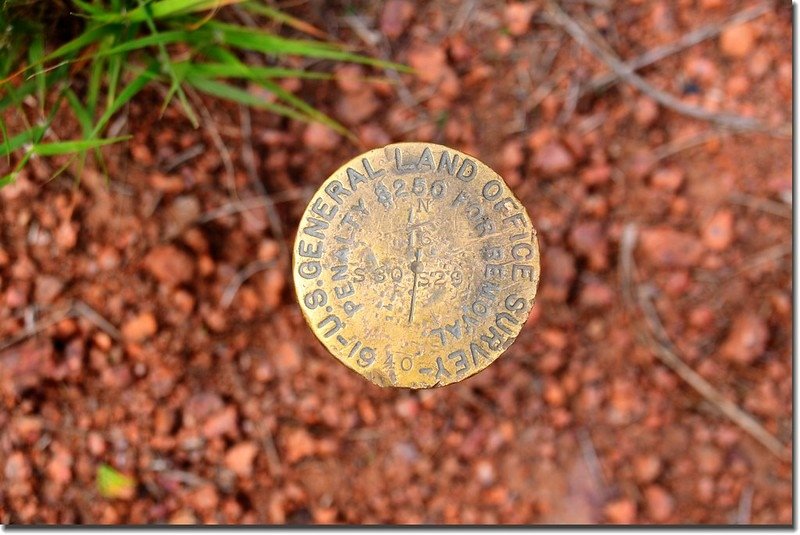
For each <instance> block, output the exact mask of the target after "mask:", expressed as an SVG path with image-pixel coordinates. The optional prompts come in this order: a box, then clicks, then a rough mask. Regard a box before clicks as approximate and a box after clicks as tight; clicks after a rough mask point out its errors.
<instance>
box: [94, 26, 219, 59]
mask: <svg viewBox="0 0 800 535" xmlns="http://www.w3.org/2000/svg"><path fill="white" fill-rule="evenodd" d="M198 34H200V35H198ZM204 38H206V39H210V38H211V35H210V34H208V32H204V31H203V30H196V31H193V32H192V31H187V30H168V31H165V32H159V33H157V34H151V35H145V36H144V37H137V38H136V39H131V40H130V41H125V42H123V43H120V44H118V45H116V46H113V47H110V48H108V49H107V50H103V51H100V52H98V53H97V54H95V55H94V56H93V57H103V56H114V55H117V54H120V53H122V52H132V51H134V50H140V49H142V48H147V47H151V46H164V45H169V44H172V43H185V42H192V43H193V42H195V41H197V40H200V39H204Z"/></svg>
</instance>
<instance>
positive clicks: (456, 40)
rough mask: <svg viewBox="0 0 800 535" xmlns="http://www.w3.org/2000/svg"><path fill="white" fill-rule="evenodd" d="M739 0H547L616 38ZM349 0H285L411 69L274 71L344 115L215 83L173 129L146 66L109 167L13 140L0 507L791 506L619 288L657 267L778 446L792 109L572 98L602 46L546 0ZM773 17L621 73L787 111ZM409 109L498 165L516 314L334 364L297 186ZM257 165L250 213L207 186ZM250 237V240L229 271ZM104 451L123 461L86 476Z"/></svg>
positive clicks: (679, 26)
mask: <svg viewBox="0 0 800 535" xmlns="http://www.w3.org/2000/svg"><path fill="white" fill-rule="evenodd" d="M751 4H752V3H751V2H720V1H714V0H699V1H697V2H695V1H682V2H668V1H662V2H657V1H653V2H646V1H639V2H624V3H615V4H614V5H615V6H616V7H613V8H611V7H607V6H610V5H612V3H611V2H565V3H564V5H565V6H566V9H567V11H568V12H569V13H570V15H571V16H572V17H574V18H575V19H576V20H578V21H580V22H581V23H583V24H592V25H594V26H595V27H596V28H597V29H598V30H599V31H600V33H601V35H603V36H604V38H605V39H607V40H608V42H609V44H610V46H611V47H612V48H613V49H614V50H615V51H616V52H617V54H619V55H620V56H621V57H623V58H626V59H629V58H633V57H635V56H638V55H639V54H642V53H643V52H645V51H647V50H650V49H652V48H653V47H656V46H659V45H662V44H665V43H670V42H673V41H675V40H677V39H679V38H680V37H681V36H682V35H685V34H686V33H687V32H689V31H691V30H693V29H695V28H698V27H700V26H702V25H704V24H708V23H712V22H715V21H720V20H723V19H725V18H726V17H727V16H729V15H730V14H732V13H734V12H735V11H738V10H740V9H743V8H745V7H747V6H748V5H751ZM315 5H316V4H315ZM346 6H350V4H349V3H347V4H346ZM346 6H345V4H344V3H343V4H342V5H341V6H338V5H334V4H329V5H327V6H326V7H325V9H324V10H322V9H317V8H315V7H313V6H309V5H306V4H303V5H300V6H296V7H294V8H291V9H290V12H292V13H293V14H295V15H297V16H300V17H302V18H304V19H306V20H308V21H309V22H312V23H314V24H316V25H317V26H318V27H320V28H322V29H324V30H325V31H327V32H329V33H330V34H331V35H332V36H333V37H334V38H337V39H340V40H342V41H344V42H347V43H350V44H352V45H353V46H355V47H357V48H358V49H359V50H362V51H364V52H367V53H371V54H374V55H379V56H383V57H387V58H390V59H393V60H396V61H400V62H408V63H410V64H411V65H413V66H414V67H416V68H417V69H418V70H419V75H418V76H417V77H414V76H411V75H403V76H402V77H401V80H402V84H400V85H396V84H390V83H377V84H376V83H368V82H363V81H360V80H358V76H360V75H361V74H373V75H374V74H379V73H377V72H373V71H371V70H368V69H362V68H359V67H349V66H348V67H344V66H339V67H336V66H332V65H328V64H327V63H324V64H321V65H317V66H316V67H318V68H330V69H332V70H334V71H335V72H337V73H338V80H337V82H331V83H325V82H307V83H306V82H304V83H298V82H296V81H291V82H290V83H287V84H286V87H287V88H289V89H291V90H292V91H295V92H296V93H297V94H300V95H302V96H303V97H304V98H307V99H309V100H310V101H311V102H312V103H313V104H315V105H316V106H318V107H320V108H321V109H323V110H325V111H326V112H329V113H330V114H331V115H332V116H334V117H336V118H337V119H339V120H341V121H342V122H343V123H345V124H346V125H348V126H349V127H351V128H352V129H353V131H354V132H355V133H356V135H357V136H358V138H359V140H360V145H359V146H355V145H353V144H350V143H348V142H347V141H346V140H344V139H343V138H341V137H340V136H338V135H337V134H334V133H332V132H331V131H329V130H327V129H325V128H323V127H319V126H315V125H311V126H307V125H305V124H301V123H297V122H293V121H288V120H284V119H280V118H277V117H274V116H271V115H268V114H263V113H256V112H253V113H252V117H251V119H252V120H251V124H250V130H251V132H252V134H251V135H248V127H247V121H246V120H245V119H246V117H244V116H243V115H242V114H241V113H240V110H238V109H237V108H236V107H232V106H229V105H222V104H220V103H218V102H214V101H211V100H207V101H205V102H206V105H207V107H208V109H209V114H210V115H211V116H212V118H213V123H211V122H206V128H201V129H197V130H194V129H192V128H191V126H190V125H189V124H188V123H187V121H185V120H184V119H183V118H182V116H181V114H180V111H179V110H178V109H177V107H172V108H170V109H168V110H167V112H166V116H165V117H164V119H163V120H158V119H157V115H158V114H157V110H158V107H159V105H160V100H159V99H160V98H161V97H160V94H159V93H158V92H156V91H152V92H151V93H149V94H147V95H144V96H143V97H141V98H139V99H138V100H136V101H135V102H134V103H132V104H131V105H130V107H129V110H128V111H127V123H126V124H125V125H124V127H123V128H124V131H128V132H130V133H132V134H133V136H134V139H133V141H132V143H131V144H130V145H128V146H125V147H116V148H112V149H110V150H109V151H108V152H107V155H108V162H109V171H110V178H111V181H110V182H109V183H105V182H104V180H103V178H102V176H101V175H100V174H99V173H98V171H97V170H95V169H94V168H93V167H92V166H88V167H87V168H86V169H85V170H84V171H83V173H82V174H81V175H80V177H79V178H80V182H79V184H78V186H77V187H74V186H73V181H72V178H73V177H70V176H69V175H68V174H67V175H65V176H62V177H61V178H59V179H57V180H55V181H52V182H46V179H47V177H48V176H49V175H50V173H51V172H52V171H53V170H54V169H56V168H57V165H58V163H59V162H58V161H35V162H33V165H32V167H31V168H30V170H29V172H27V173H25V174H23V175H22V176H21V177H20V178H19V180H18V182H17V183H16V184H14V185H12V186H9V187H7V188H4V189H2V190H0V217H2V227H0V303H2V305H0V347H2V349H0V403H1V404H2V410H0V470H2V472H0V473H1V474H2V476H1V477H0V522H3V523H137V524H138V523H163V522H175V523H183V522H201V523H284V522H287V523H306V522H318V523H329V522H342V523H376V522H377V523H419V522H424V523H604V522H621V523H630V522H634V523H716V524H726V523H735V522H741V523H754V524H773V523H783V524H785V523H790V522H791V521H792V512H793V511H792V486H791V482H792V479H791V477H792V474H791V468H792V467H791V464H790V463H789V462H786V461H783V460H780V459H779V458H778V457H777V456H775V455H773V454H772V453H771V452H770V451H769V450H767V449H766V448H765V447H764V446H762V445H761V444H759V443H758V442H757V441H755V440H754V439H753V438H751V437H750V436H749V435H748V434H747V433H745V432H744V431H743V430H742V429H741V428H740V427H738V426H737V425H736V424H735V423H734V422H732V421H731V420H729V419H728V418H726V417H725V416H723V415H722V414H721V413H720V411H719V410H718V409H717V408H715V406H714V405H713V404H711V403H710V402H709V401H708V400H706V399H704V398H703V397H702V396H701V395H699V394H698V393H697V392H696V391H695V390H693V389H692V388H691V387H690V386H688V385H687V384H686V383H685V382H683V381H682V380H681V379H680V378H679V377H678V376H677V375H675V374H674V373H673V372H672V371H671V370H670V369H669V368H668V367H666V366H665V365H664V364H662V363H661V361H660V360H659V359H658V358H657V357H656V356H655V355H656V354H655V348H654V346H653V345H652V342H649V343H648V342H646V341H645V338H644V337H642V334H643V332H644V331H645V330H646V329H647V328H648V327H647V323H646V322H645V321H643V320H644V313H643V311H642V309H641V307H640V305H641V303H640V302H639V301H635V302H633V303H632V304H631V303H628V304H626V300H625V299H624V295H625V292H626V291H627V290H628V289H631V285H632V286H634V287H635V288H640V289H644V291H648V292H649V294H650V295H652V296H653V297H652V299H653V302H654V305H655V311H656V314H657V315H658V317H659V318H660V320H661V322H662V323H663V325H664V327H665V329H666V332H667V334H668V335H669V337H670V338H671V340H672V342H673V344H674V346H675V351H676V353H677V354H679V355H680V357H681V358H682V359H683V360H684V361H685V362H686V363H687V364H688V365H689V366H690V367H691V368H692V369H693V370H695V371H696V372H698V373H699V374H700V375H701V376H702V377H703V378H705V379H706V380H707V381H708V382H709V383H711V384H712V385H713V386H714V387H715V388H716V389H717V390H719V391H720V392H721V393H722V394H723V395H724V396H725V397H727V398H728V399H730V400H731V401H733V402H734V403H735V404H736V405H738V406H739V407H740V408H741V409H743V410H745V411H747V412H748V413H749V414H751V415H752V416H753V417H754V418H755V419H756V420H757V421H758V422H760V424H761V425H763V426H764V428H765V429H766V430H767V431H768V432H769V433H771V434H772V435H774V436H775V437H776V438H777V439H778V440H779V441H780V442H782V443H783V444H785V445H786V447H787V448H789V447H790V446H791V439H792V420H791V416H792V415H791V410H792V373H791V372H792V367H791V337H792V328H791V319H792V301H791V295H792V283H791V268H792V264H791V257H790V255H789V252H790V247H791V239H792V235H791V226H790V225H791V188H792V170H791V157H792V155H791V141H790V139H789V138H788V137H786V136H783V137H782V136H781V135H769V134H764V133H758V132H742V133H736V134H726V133H723V132H719V131H717V130H715V127H714V126H713V125H711V124H709V123H706V122H702V121H698V120H695V119H690V118H687V117H683V116H681V115H678V114H676V113H675V112H673V111H670V110H668V109H665V108H664V107H663V106H660V105H658V104H657V103H656V102H654V101H653V100H652V99H650V98H649V97H647V96H644V95H642V94H641V93H640V92H639V91H637V90H635V89H632V88H631V87H630V86H628V85H626V84H617V85H615V86H613V87H611V88H609V89H607V90H605V91H603V92H601V93H597V94H589V95H586V96H584V97H581V98H576V96H577V95H578V92H579V90H580V89H581V88H583V87H586V85H587V84H588V82H589V81H590V80H591V79H592V78H593V77H594V76H597V75H599V74H602V73H604V72H606V71H607V68H606V67H605V66H604V65H603V64H602V63H601V62H599V61H598V60H596V59H595V58H594V57H593V56H592V55H591V54H589V53H588V52H587V51H586V50H584V49H582V48H581V47H580V46H579V45H578V44H576V42H575V41H573V40H572V39H571V38H570V37H569V36H567V35H566V34H564V33H563V31H561V30H559V29H557V28H554V27H553V26H551V25H550V24H548V22H547V20H546V19H545V17H544V16H543V4H540V3H538V2H529V3H522V4H509V5H508V6H496V5H483V4H478V3H477V2H448V1H444V0H441V1H435V2H431V3H429V4H425V5H424V6H422V7H415V6H411V4H410V3H408V2H404V1H397V0H391V1H389V2H387V3H385V4H384V5H379V3H374V5H373V3H363V5H361V4H360V5H358V6H356V8H355V9H352V8H350V7H346ZM353 16H357V18H356V19H353V18H350V19H348V17H353ZM348 21H349V22H348ZM791 31H792V30H791V10H790V9H789V8H788V7H774V8H770V9H769V10H768V12H767V13H766V14H765V15H763V16H761V17H759V18H757V19H756V20H754V21H752V22H750V23H748V24H747V25H746V26H745V27H742V28H732V29H729V30H727V31H726V32H725V33H724V34H723V36H722V37H715V38H712V39H709V40H706V41H704V42H702V43H700V44H697V45H695V46H692V47H691V48H689V49H687V50H685V51H683V52H681V53H678V54H675V55H672V56H669V57H668V58H665V59H663V60H661V61H659V62H657V63H656V64H654V65H652V66H650V67H647V68H645V69H643V70H642V71H640V74H641V75H642V76H643V77H644V78H645V79H646V80H647V81H648V82H649V83H651V84H652V85H654V86H656V87H658V88H661V89H663V90H665V91H668V92H670V93H672V94H674V95H677V96H679V97H681V98H682V99H683V100H684V101H685V102H688V103H691V104H694V105H698V106H703V107H705V108H707V109H713V110H724V111H726V112H728V113H734V114H740V115H750V116H754V117H758V118H759V119H760V120H762V121H764V122H766V123H768V124H769V125H771V127H773V128H774V131H778V129H779V126H780V125H784V124H788V123H789V122H790V120H791V88H792V69H791V49H790V43H791ZM365 41H369V42H368V43H366V44H365ZM300 64H301V65H302V63H300ZM65 128H68V127H67V126H65ZM698 135H701V136H705V137H703V138H698V137H696V136H698ZM215 136H218V138H219V139H220V140H221V142H222V144H224V147H226V152H222V151H220V150H219V147H218V146H217V143H215V139H214V138H215ZM248 140H249V141H250V143H249V144H248V143H247V141H248ZM401 140H419V141H426V140H427V141H432V142H439V143H444V144H446V145H450V146H452V147H454V148H457V149H459V150H463V151H466V152H468V153H471V154H474V155H475V156H476V157H478V158H479V159H481V160H482V161H484V162H486V163H487V164H489V165H490V166H492V167H494V168H495V169H497V170H498V171H499V172H500V173H501V174H503V176H504V177H506V178H507V181H508V182H509V184H510V185H511V186H512V189H513V190H514V191H515V192H516V194H517V196H518V197H520V198H521V199H522V200H523V201H524V202H525V204H526V206H527V208H528V210H529V212H530V214H531V216H532V219H533V221H534V225H535V226H536V227H537V228H538V229H539V231H540V237H541V245H542V259H543V266H542V273H543V279H542V283H541V285H540V289H539V297H538V299H537V304H536V306H535V308H534V312H533V314H532V317H531V319H530V321H529V322H528V324H527V325H526V327H525V329H524V330H523V332H522V333H521V335H520V336H519V338H518V341H517V343H516V344H515V345H514V346H513V347H512V348H511V349H510V350H509V351H508V352H507V353H506V354H505V355H504V356H503V357H501V358H500V359H499V360H498V361H497V362H496V363H495V364H493V365H492V366H490V367H489V368H488V369H487V370H486V371H484V372H482V373H480V374H478V375H477V376H475V377H474V378H471V379H468V380H466V381H463V382H461V383H459V384H456V385H453V386H450V387H447V388H443V389H436V390H428V391H407V390H388V389H380V388H378V387H375V386H372V385H371V384H369V383H367V382H366V381H364V380H363V379H362V378H361V377H359V376H357V375H355V374H354V373H352V372H350V371H349V370H347V369H346V368H345V367H344V366H342V365H340V364H339V363H338V362H336V360H335V359H333V358H332V357H330V356H329V355H328V354H326V352H325V351H324V349H323V348H322V346H321V345H320V344H319V343H318V342H317V341H316V339H315V338H314V337H313V335H312V334H311V333H310V331H309V330H308V328H307V327H306V326H305V324H304V323H303V320H302V317H301V314H300V312H299V309H298V307H297V304H296V301H295V297H294V293H293V289H292V287H291V277H290V272H289V256H288V251H289V250H290V248H291V244H292V239H293V236H294V232H295V228H296V225H297V222H298V218H299V216H300V215H301V213H302V210H303V208H304V205H305V202H306V201H307V199H308V198H309V194H310V191H313V189H314V188H316V187H317V186H318V185H319V184H320V183H321V182H322V181H323V180H324V179H325V178H326V177H327V176H328V174H329V173H330V172H332V171H333V170H334V169H335V168H336V167H338V166H339V165H340V164H341V163H342V162H344V161H346V160H347V159H349V158H351V157H352V156H353V155H355V154H357V153H358V152H360V151H361V150H362V149H366V148H371V147H375V146H381V145H384V144H387V143H390V142H393V141H401ZM687 140H688V143H687V144H686V145H685V146H681V144H682V143H683V142H685V141H687ZM698 140H701V141H698ZM249 145H252V156H253V158H252V159H250V154H251V153H250V148H249ZM226 159H229V160H230V161H229V162H228V164H229V165H230V169H231V171H232V176H231V175H229V172H228V171H227V170H226V169H227V168H226V165H228V164H226ZM234 186H235V188H234ZM234 189H235V191H236V193H234V191H233V190H234ZM264 191H266V192H267V193H269V194H270V195H271V196H272V197H273V199H274V201H275V208H274V211H272V212H271V213H270V212H269V211H267V210H265V209H263V208H253V209H250V210H248V211H247V212H240V213H232V214H227V215H220V216H219V217H215V214H217V215H219V214H218V212H213V211H214V210H215V209H218V208H219V207H222V206H228V207H230V206H231V203H232V202H233V201H235V196H236V195H238V197H239V198H241V199H253V198H256V197H257V196H259V195H261V194H262V193H263V192H264ZM629 224H634V225H636V229H637V230H638V233H637V235H638V240H637V245H636V247H635V249H634V250H633V257H634V259H635V262H636V274H635V277H634V280H633V281H627V282H621V280H622V279H621V278H620V273H621V265H620V260H619V255H620V253H621V250H622V249H624V248H623V247H621V243H622V242H621V239H622V235H623V230H624V229H625V228H627V226H628V225H629ZM623 252H624V251H623ZM256 261H258V262H260V263H258V264H253V262H256ZM248 266H250V267H253V266H255V267H258V268H262V269H260V270H259V271H257V272H256V273H253V274H252V276H250V277H249V278H247V280H246V281H244V282H243V283H242V284H241V286H240V287H239V288H238V291H235V293H234V290H236V287H235V285H234V286H231V284H232V281H233V282H235V281H236V280H237V279H236V278H235V277H236V276H237V273H239V272H241V271H242V270H244V269H246V268H247V267H248ZM635 288H634V289H635ZM228 303H229V306H225V305H226V304H228ZM70 307H71V308H70ZM68 312H72V313H71V314H67V313H68ZM65 314H66V316H65ZM106 322H107V324H106ZM102 464H108V465H110V466H112V467H113V468H115V469H116V470H118V471H120V472H122V473H124V474H127V475H129V476H131V477H132V478H133V479H134V480H135V483H136V486H135V489H134V491H133V492H130V493H127V494H125V495H122V496H120V497H118V498H106V497H103V496H101V495H100V493H99V491H98V486H97V481H96V477H97V472H98V467H99V466H101V465H102Z"/></svg>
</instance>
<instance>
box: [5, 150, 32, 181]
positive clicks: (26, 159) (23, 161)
mask: <svg viewBox="0 0 800 535" xmlns="http://www.w3.org/2000/svg"><path fill="white" fill-rule="evenodd" d="M30 159H31V153H30V152H26V153H25V156H23V157H22V159H21V160H20V161H19V163H18V164H17V165H16V167H14V169H13V170H12V171H11V172H10V173H8V174H7V175H5V176H4V177H3V178H0V188H2V187H3V186H6V185H8V184H11V183H12V182H14V180H16V178H17V175H18V174H19V172H20V171H22V168H23V167H25V166H26V165H28V162H29V161H30Z"/></svg>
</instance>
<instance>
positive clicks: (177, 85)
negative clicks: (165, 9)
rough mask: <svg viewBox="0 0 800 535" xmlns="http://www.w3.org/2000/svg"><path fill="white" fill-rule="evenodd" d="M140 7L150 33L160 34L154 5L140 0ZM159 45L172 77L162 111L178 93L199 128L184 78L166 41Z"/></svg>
mask: <svg viewBox="0 0 800 535" xmlns="http://www.w3.org/2000/svg"><path fill="white" fill-rule="evenodd" d="M139 7H141V8H143V9H144V14H145V23H146V24H147V27H148V28H150V33H152V34H153V36H155V37H157V36H159V35H160V34H159V32H158V30H157V29H156V23H155V21H154V20H153V18H152V16H151V15H150V9H151V7H152V6H151V5H149V4H145V3H144V0H139ZM157 45H158V50H159V55H160V56H161V66H162V67H163V68H164V69H165V70H166V71H167V73H168V74H169V77H170V78H171V79H172V86H171V87H170V93H169V95H168V96H167V99H165V103H164V107H163V108H162V113H163V110H165V109H166V107H167V105H168V104H169V101H170V99H171V98H172V97H171V95H172V94H173V93H177V94H178V100H179V101H180V103H181V106H182V107H183V111H184V113H186V117H188V118H189V121H191V123H192V126H194V127H195V128H197V126H198V125H199V124H200V121H198V120H197V115H196V114H195V113H194V110H193V109H192V106H191V105H190V104H189V100H188V99H187V98H186V93H184V92H183V89H182V88H181V83H182V81H183V80H182V79H181V78H179V77H178V75H177V74H176V73H175V68H174V67H173V66H172V60H171V58H170V57H169V53H168V52H167V47H166V46H164V43H163V42H160V41H159V42H158V43H157Z"/></svg>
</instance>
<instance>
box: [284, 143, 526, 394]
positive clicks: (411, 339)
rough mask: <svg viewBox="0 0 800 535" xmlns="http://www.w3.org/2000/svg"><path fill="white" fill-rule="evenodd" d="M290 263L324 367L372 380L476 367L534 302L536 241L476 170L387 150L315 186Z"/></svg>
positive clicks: (387, 381) (418, 379)
mask: <svg viewBox="0 0 800 535" xmlns="http://www.w3.org/2000/svg"><path fill="white" fill-rule="evenodd" d="M292 269H293V273H294V284H295V290H296V291H297V298H298V301H299V302H300V308H301V309H302V310H303V315H304V316H305V319H306V321H307V322H308V324H309V325H310V326H311V329H312V330H313V331H314V334H316V336H317V338H319V340H320V341H321V342H322V343H323V344H324V345H325V347H326V348H328V350H329V351H330V352H331V353H332V354H333V355H334V356H335V357H336V358H337V359H339V360H340V361H342V362H343V363H344V364H345V365H346V366H348V367H349V368H351V369H352V370H354V371H356V372H357V373H359V374H361V375H363V376H364V377H366V378H367V379H369V380H371V381H372V382H374V383H376V384H378V385H381V386H397V387H408V388H427V387H433V386H443V385H447V384H450V383H454V382H457V381H460V380H462V379H465V378H466V377H469V376H471V375H473V374H475V373H477V372H479V371H480V370H482V369H483V368H485V367H486V366H488V365H489V364H491V363H492V362H493V361H494V360H495V359H496V358H497V357H498V356H500V354H501V353H502V352H503V351H505V350H506V349H507V348H508V347H509V346H510V345H511V343H512V342H513V341H514V339H515V338H516V336H517V334H519V331H520V329H522V326H523V324H524V323H525V321H526V320H527V318H528V314H529V312H530V310H531V307H532V306H533V302H534V297H535V296H536V287H537V285H538V282H539V246H538V242H537V239H536V230H535V229H534V228H533V225H532V224H531V220H530V218H529V217H528V214H527V212H526V211H525V208H524V206H523V205H522V203H521V202H520V201H519V200H518V199H517V198H516V197H514V195H513V193H511V191H510V190H509V189H508V186H507V185H506V183H505V182H504V181H503V179H502V178H501V177H500V176H499V175H498V174H497V173H495V172H494V171H492V170H491V169H490V168H489V167H487V166H486V165H484V164H483V163H481V162H479V161H478V160H476V159H475V158H473V157H471V156H468V155H466V154H463V153H461V152H458V151H456V150H453V149H450V148H448V147H444V146H441V145H435V144H433V143H396V144H393V145H389V146H387V147H383V148H381V149H374V150H371V151H369V152H366V153H364V154H362V155H360V156H358V157H356V158H354V159H352V160H351V161H349V162H348V163H346V164H345V165H343V166H342V167H340V168H339V169H338V170H337V171H336V172H335V173H333V174H332V175H331V176H330V177H329V178H328V179H327V180H326V181H325V182H324V183H323V184H322V186H321V187H320V189H319V191H317V192H316V193H315V194H314V197H313V198H312V199H311V202H310V203H309V205H308V207H307V208H306V211H305V213H304V214H303V218H302V220H301V222H300V227H299V228H298V231H297V238H296V239H295V246H294V254H293V266H292Z"/></svg>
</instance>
